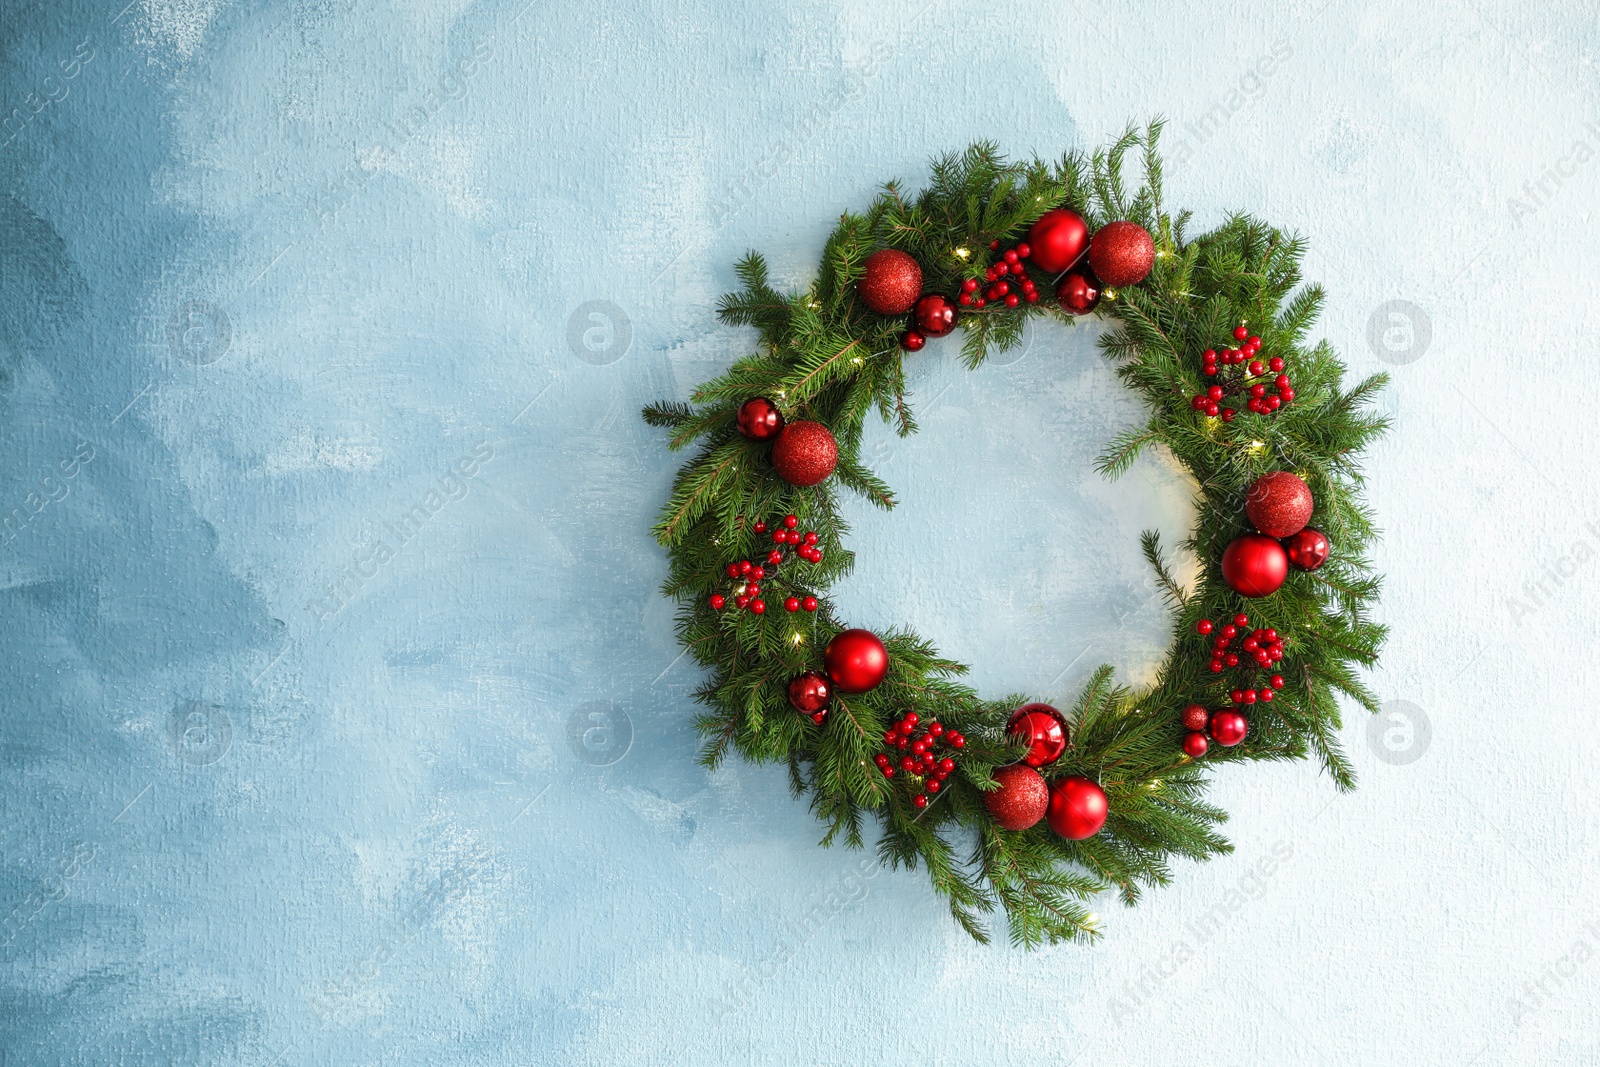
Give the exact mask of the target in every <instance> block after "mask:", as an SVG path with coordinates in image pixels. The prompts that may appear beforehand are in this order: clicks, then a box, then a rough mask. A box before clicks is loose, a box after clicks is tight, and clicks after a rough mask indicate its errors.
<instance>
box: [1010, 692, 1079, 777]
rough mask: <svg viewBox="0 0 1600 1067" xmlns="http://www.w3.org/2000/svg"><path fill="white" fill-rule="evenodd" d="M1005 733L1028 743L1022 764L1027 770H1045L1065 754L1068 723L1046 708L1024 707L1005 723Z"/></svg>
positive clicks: (1027, 705)
mask: <svg viewBox="0 0 1600 1067" xmlns="http://www.w3.org/2000/svg"><path fill="white" fill-rule="evenodd" d="M1006 733H1008V734H1010V735H1011V736H1012V737H1015V738H1018V739H1020V740H1024V741H1027V742H1028V752H1027V755H1025V756H1023V757H1022V762H1023V763H1026V764H1027V765H1028V766H1030V767H1045V766H1048V765H1049V764H1052V763H1054V762H1055V761H1056V760H1058V759H1060V758H1061V753H1063V752H1065V751H1066V750H1067V720H1066V719H1064V718H1062V717H1061V713H1060V712H1059V711H1057V710H1056V709H1055V708H1052V707H1051V706H1050V705H1049V704H1024V705H1022V707H1020V708H1018V709H1017V710H1016V711H1015V712H1013V713H1012V715H1011V721H1010V722H1008V723H1006Z"/></svg>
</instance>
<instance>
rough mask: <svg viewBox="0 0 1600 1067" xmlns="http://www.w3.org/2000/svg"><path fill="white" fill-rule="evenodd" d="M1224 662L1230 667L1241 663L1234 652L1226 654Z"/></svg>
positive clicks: (1223, 658)
mask: <svg viewBox="0 0 1600 1067" xmlns="http://www.w3.org/2000/svg"><path fill="white" fill-rule="evenodd" d="M1222 662H1224V663H1226V664H1227V665H1228V666H1230V667H1237V666H1238V665H1239V657H1238V656H1236V655H1234V654H1233V653H1232V652H1229V653H1228V654H1227V655H1226V656H1223V657H1222Z"/></svg>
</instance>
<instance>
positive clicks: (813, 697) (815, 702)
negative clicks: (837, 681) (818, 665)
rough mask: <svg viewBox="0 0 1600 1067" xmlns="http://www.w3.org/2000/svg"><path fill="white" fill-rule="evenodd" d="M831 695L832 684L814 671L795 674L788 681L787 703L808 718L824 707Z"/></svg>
mask: <svg viewBox="0 0 1600 1067" xmlns="http://www.w3.org/2000/svg"><path fill="white" fill-rule="evenodd" d="M831 696H833V686H831V685H829V684H828V679H826V678H824V677H823V676H822V675H821V674H819V673H817V672H816V671H806V672H805V673H804V674H797V675H795V676H794V678H793V679H792V680H791V681H790V682H789V703H790V704H791V705H793V707H794V710H796V711H798V712H800V713H801V714H802V715H805V716H806V717H808V718H809V717H810V716H812V715H815V714H816V713H817V712H819V711H821V710H823V709H824V708H826V707H827V706H828V698H829V697H831Z"/></svg>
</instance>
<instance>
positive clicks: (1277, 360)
mask: <svg viewBox="0 0 1600 1067" xmlns="http://www.w3.org/2000/svg"><path fill="white" fill-rule="evenodd" d="M1267 366H1268V367H1270V368H1272V369H1273V370H1282V369H1283V358H1282V357H1281V356H1273V357H1272V358H1271V359H1269V360H1267Z"/></svg>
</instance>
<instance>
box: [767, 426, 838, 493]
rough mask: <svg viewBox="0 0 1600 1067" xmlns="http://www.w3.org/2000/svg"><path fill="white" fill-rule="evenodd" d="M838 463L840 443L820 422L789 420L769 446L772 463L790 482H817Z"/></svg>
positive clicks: (796, 483) (831, 471)
mask: <svg viewBox="0 0 1600 1067" xmlns="http://www.w3.org/2000/svg"><path fill="white" fill-rule="evenodd" d="M838 465H839V443H838V442H837V441H835V440H834V439H833V434H832V433H831V432H829V430H828V428H827V427H826V426H824V425H822V423H820V422H810V421H808V420H804V419H802V420H801V421H799V422H791V423H790V424H789V425H787V426H785V427H784V428H783V432H782V433H780V434H778V439H777V441H775V442H774V443H773V445H772V466H773V469H774V470H776V471H777V472H778V476H779V477H780V478H782V479H783V480H784V481H786V482H788V483H789V484H790V485H816V484H818V483H819V482H823V481H826V480H827V477H828V475H830V474H832V473H833V468H834V467H836V466H838Z"/></svg>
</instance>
